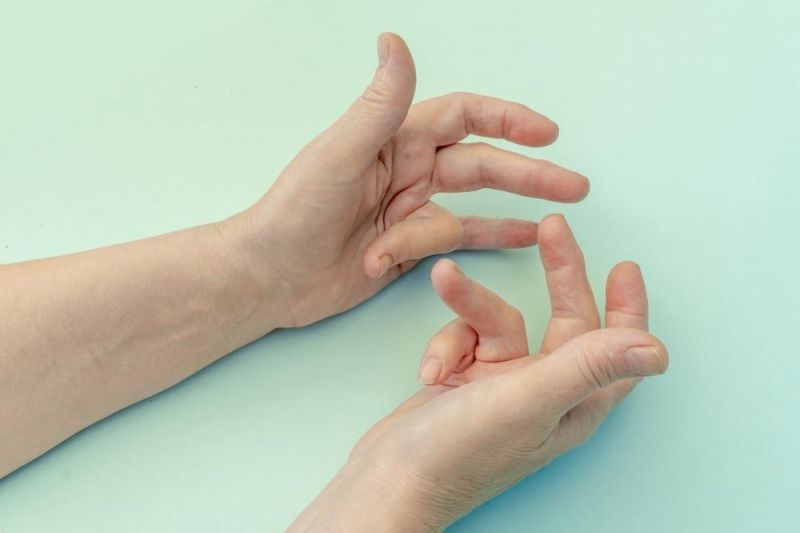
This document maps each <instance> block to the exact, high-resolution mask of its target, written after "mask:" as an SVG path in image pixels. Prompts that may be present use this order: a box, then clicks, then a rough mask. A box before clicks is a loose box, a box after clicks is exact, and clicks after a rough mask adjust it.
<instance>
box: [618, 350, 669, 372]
mask: <svg viewBox="0 0 800 533" xmlns="http://www.w3.org/2000/svg"><path fill="white" fill-rule="evenodd" d="M625 358H626V359H627V361H628V367H629V368H630V370H631V373H632V374H633V375H634V376H652V375H653V374H661V373H663V372H664V370H665V369H666V364H664V360H663V357H662V355H661V353H660V351H659V350H658V349H657V348H656V347H655V346H634V347H633V348H628V350H627V351H626V352H625Z"/></svg>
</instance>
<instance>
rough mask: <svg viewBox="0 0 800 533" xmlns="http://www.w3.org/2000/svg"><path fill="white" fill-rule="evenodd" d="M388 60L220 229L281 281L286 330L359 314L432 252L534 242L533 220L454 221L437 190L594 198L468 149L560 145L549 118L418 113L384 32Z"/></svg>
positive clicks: (452, 102) (574, 178)
mask: <svg viewBox="0 0 800 533" xmlns="http://www.w3.org/2000/svg"><path fill="white" fill-rule="evenodd" d="M378 53H379V56H380V65H379V67H378V69H377V70H376V72H375V76H374V78H373V80H372V83H370V85H369V86H368V87H367V89H366V90H365V92H364V94H363V95H361V96H360V97H359V98H358V99H357V100H356V101H355V102H354V103H353V104H352V106H351V107H350V108H349V109H348V110H347V112H346V113H345V114H344V115H342V116H341V117H340V118H339V119H338V120H337V121H336V122H335V123H334V124H333V125H332V126H331V127H330V128H328V129H327V130H326V131H324V132H323V133H322V134H321V135H319V136H318V137H317V138H316V139H314V140H313V141H312V142H311V143H309V144H308V145H307V146H306V147H305V148H304V149H303V150H302V151H301V152H300V153H299V154H298V155H297V156H296V157H295V158H294V160H292V162H291V163H290V164H289V166H288V167H287V168H286V169H285V170H284V171H283V172H282V173H281V175H280V176H279V178H278V180H277V182H276V183H275V185H274V186H273V187H272V188H271V189H270V190H269V191H268V192H267V193H266V195H265V196H264V197H263V198H262V199H261V200H260V201H259V202H258V203H256V204H255V205H253V206H252V207H251V208H249V209H248V210H246V211H245V212H243V213H241V214H239V215H237V216H234V217H232V218H231V219H229V220H227V221H225V223H223V224H222V225H221V228H222V229H223V230H224V233H225V234H226V235H228V236H233V240H234V242H236V243H237V246H238V248H239V249H240V250H241V251H243V252H244V256H245V257H247V258H248V259H249V262H250V263H252V265H253V268H252V269H253V271H256V272H257V271H259V270H264V271H265V272H267V273H268V275H269V276H270V282H273V281H274V279H278V280H280V281H281V283H282V286H283V288H284V291H283V292H284V293H285V294H284V297H285V301H286V314H287V315H288V316H287V318H286V319H285V321H284V323H282V324H281V325H282V326H300V325H304V324H308V323H311V322H314V321H316V320H319V319H321V318H324V317H327V316H329V315H332V314H335V313H339V312H341V311H344V310H346V309H349V308H350V307H353V306H354V305H356V304H358V303H360V302H362V301H363V300H365V299H367V298H369V297H371V296H372V295H374V294H375V293H376V292H378V291H379V290H381V289H382V288H383V287H385V286H386V285H388V284H389V283H391V282H392V281H393V280H394V279H396V278H397V277H398V276H400V275H401V274H402V273H403V272H405V271H407V270H408V269H409V268H411V267H412V266H413V265H414V264H415V263H416V262H417V261H418V260H419V259H421V258H424V257H426V256H429V255H432V254H437V253H444V252H449V251H452V250H455V249H464V248H473V249H474V248H514V247H524V246H531V245H533V244H535V243H536V235H537V232H536V224H535V223H533V222H528V221H521V220H512V219H499V220H498V219H485V218H480V217H463V218H458V217H456V216H454V215H453V214H451V213H449V212H448V211H447V210H445V209H444V208H442V207H441V206H439V205H437V204H435V203H434V202H432V201H431V200H430V198H431V196H432V195H434V194H436V193H438V192H462V191H472V190H476V189H481V188H484V187H489V188H494V189H502V190H505V191H510V192H513V193H516V194H521V195H525V196H531V197H539V198H545V199H548V200H554V201H561V202H574V201H578V200H580V199H582V198H583V197H584V196H585V195H586V194H587V192H588V189H589V184H588V181H587V179H586V178H585V177H583V176H581V175H580V174H577V173H575V172H572V171H569V170H566V169H563V168H560V167H558V166H556V165H554V164H552V163H549V162H547V161H542V160H537V159H531V158H528V157H525V156H522V155H519V154H515V153H512V152H508V151H504V150H501V149H499V148H495V147H492V146H489V145H487V144H483V143H477V144H468V143H460V142H459V141H461V140H462V139H464V138H465V137H466V136H467V135H469V134H475V135H480V136H484V137H494V138H505V139H508V140H510V141H512V142H515V143H517V144H522V145H527V146H544V145H547V144H550V143H552V142H553V141H555V139H556V137H557V136H558V127H557V126H556V125H555V124H554V123H553V122H551V121H550V120H549V119H547V118H546V117H544V116H542V115H540V114H538V113H536V112H534V111H532V110H530V109H528V108H527V107H525V106H523V105H520V104H516V103H512V102H506V101H503V100H498V99H495V98H489V97H484V96H477V95H472V94H451V95H448V96H443V97H439V98H434V99H431V100H427V101H424V102H421V103H419V104H416V105H414V106H410V104H411V100H412V98H413V94H414V87H415V73H414V63H413V60H412V58H411V55H410V53H409V51H408V48H407V47H406V45H405V43H404V42H403V40H402V39H401V38H400V37H398V36H397V35H393V34H383V35H381V36H380V37H379V39H378ZM229 238H230V237H229ZM273 278H274V279H273Z"/></svg>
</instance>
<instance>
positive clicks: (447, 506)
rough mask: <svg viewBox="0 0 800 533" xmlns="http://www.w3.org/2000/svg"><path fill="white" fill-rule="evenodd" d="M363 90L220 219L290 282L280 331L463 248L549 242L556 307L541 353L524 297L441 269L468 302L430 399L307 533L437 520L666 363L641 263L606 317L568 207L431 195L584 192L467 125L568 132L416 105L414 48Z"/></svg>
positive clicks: (546, 258) (381, 434) (389, 434)
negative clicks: (514, 213)
mask: <svg viewBox="0 0 800 533" xmlns="http://www.w3.org/2000/svg"><path fill="white" fill-rule="evenodd" d="M378 54H379V58H380V65H379V67H378V69H377V71H376V73H375V76H374V79H373V80H372V82H371V83H370V85H369V86H368V87H367V89H366V91H365V92H364V94H363V95H362V96H361V97H360V98H359V99H358V100H357V101H356V102H355V103H354V104H353V105H352V106H351V107H350V108H349V109H348V110H347V112H346V113H345V114H344V115H343V116H342V117H341V118H339V119H338V120H337V121H336V122H335V123H334V124H333V125H332V126H331V127H330V128H329V129H328V130H326V131H325V132H323V133H322V134H321V135H320V136H318V137H317V138H316V139H314V140H313V141H312V142H311V143H310V144H309V145H308V146H306V147H305V148H304V149H303V150H302V151H301V152H300V154H299V155H298V156H297V157H295V159H294V160H292V162H291V163H290V164H289V166H288V167H287V168H286V169H285V170H284V172H283V173H282V174H281V176H280V177H279V179H278V180H277V182H276V184H275V185H274V186H273V187H272V188H271V189H270V190H269V191H268V192H267V194H266V195H265V196H264V197H263V198H262V199H261V200H260V201H259V202H258V203H256V204H255V205H254V206H252V207H251V208H249V209H248V210H247V211H245V212H243V213H241V214H239V215H237V216H235V217H233V218H231V219H229V220H228V221H226V222H225V223H224V224H222V225H220V229H221V231H223V233H224V234H225V235H226V237H227V238H228V239H230V240H232V241H233V242H235V243H236V246H237V247H238V248H239V249H240V250H242V251H243V252H244V256H245V257H247V258H250V261H251V262H252V264H253V267H252V271H253V272H257V273H259V272H263V274H262V275H263V276H264V280H263V283H264V285H269V286H275V285H276V284H277V285H278V286H279V287H280V290H279V291H278V292H277V294H278V295H279V299H280V300H281V302H282V303H283V308H284V309H285V318H284V320H283V322H282V323H281V324H280V325H282V326H301V325H305V324H309V323H311V322H314V321H316V320H319V319H321V318H324V317H326V316H330V315H332V314H335V313H339V312H342V311H344V310H346V309H349V308H351V307H352V306H354V305H356V304H358V303H360V302H361V301H363V300H365V299H367V298H369V297H370V296H372V295H373V294H375V293H376V292H377V291H379V290H380V289H382V288H383V287H385V286H386V285H388V284H389V283H391V282H392V281H393V280H394V279H396V278H397V277H398V276H399V275H401V274H402V273H403V272H405V271H407V270H408V269H409V268H411V267H412V266H413V265H414V264H415V263H416V262H417V261H418V260H419V259H421V258H423V257H426V256H429V255H432V254H437V253H444V252H449V251H452V250H455V249H463V248H508V247H523V246H531V245H533V244H536V243H537V242H538V243H539V246H540V249H541V258H542V262H543V264H544V267H545V272H546V273H547V284H548V288H549V291H550V296H551V301H552V308H553V314H552V319H551V321H550V324H549V327H548V329H547V333H546V334H545V338H544V340H543V342H542V346H541V349H540V350H539V351H538V353H537V354H536V355H534V356H529V353H530V351H529V348H528V340H527V338H526V334H525V328H524V320H523V318H522V315H521V314H520V313H519V311H517V310H516V309H514V308H512V307H510V306H509V305H508V304H506V303H505V302H504V301H503V300H502V299H500V298H499V297H498V296H496V295H495V294H493V293H491V292H490V291H489V290H487V289H485V288H484V287H482V286H480V285H479V284H477V283H476V282H474V281H472V280H470V279H469V278H467V277H466V276H465V275H464V274H463V273H462V272H461V271H460V270H459V269H458V268H457V267H456V266H455V264H454V263H452V262H450V261H446V260H444V261H440V262H439V263H438V264H437V265H436V266H435V268H434V269H433V272H432V278H433V283H434V287H435V289H436V290H437V292H438V293H439V295H440V296H441V298H442V299H443V300H444V301H445V303H446V304H447V305H449V306H450V307H451V308H452V309H453V310H454V311H455V312H456V313H457V314H458V318H456V319H455V320H454V321H453V322H451V323H450V324H448V325H447V326H445V327H444V328H443V329H442V330H441V331H440V332H439V333H438V334H437V335H436V336H435V337H434V338H433V339H432V340H431V342H430V344H429V345H428V348H427V350H426V352H425V356H424V358H423V360H422V363H421V366H420V380H421V381H423V382H424V383H426V384H428V386H426V387H425V388H423V389H422V390H421V391H420V392H419V393H417V394H415V395H414V396H413V397H411V398H410V399H409V400H408V401H406V402H405V403H404V404H402V405H401V406H400V407H399V408H398V409H397V410H396V411H394V412H393V413H392V414H391V415H389V416H388V417H387V418H385V419H384V420H383V421H381V422H380V423H378V424H377V425H376V426H375V427H374V428H372V429H371V430H370V431H369V432H368V433H367V434H366V435H365V436H364V438H363V439H362V440H361V441H360V442H359V443H358V444H357V445H356V447H355V448H354V450H353V453H352V455H351V457H350V460H349V461H348V463H347V465H346V466H345V467H344V468H343V469H342V471H341V472H340V473H339V474H338V475H337V477H336V478H335V479H334V480H333V481H332V482H331V484H330V485H329V486H328V487H327V488H326V489H325V491H324V492H323V493H322V494H321V495H320V496H319V497H318V498H317V500H315V502H314V503H313V504H312V505H311V506H310V507H309V508H308V509H307V510H306V511H305V512H304V513H303V514H302V515H301V516H300V517H299V518H298V521H297V522H296V523H295V525H294V528H295V529H296V530H303V529H313V528H315V527H317V526H323V525H324V526H325V527H326V528H329V529H337V528H342V529H347V530H358V529H365V530H367V529H368V530H375V529H397V530H409V529H436V528H439V527H443V526H444V525H446V524H447V523H449V522H451V521H452V520H454V519H455V518H457V517H458V516H460V515H461V514H463V513H465V512H467V511H468V510H469V509H471V508H472V507H474V506H475V505H478V504H479V503H481V502H482V501H484V500H486V499H488V498H490V497H492V496H493V495H495V494H497V493H498V492H500V491H502V490H504V489H505V488H507V487H509V486H510V485H512V484H514V483H515V482H517V481H518V480H520V479H521V478H522V477H524V476H526V475H528V474H530V473H531V472H533V471H535V470H536V469H538V468H540V467H541V466H543V465H545V464H547V463H548V462H549V461H550V460H552V459H553V458H554V457H555V456H557V455H559V454H560V453H562V452H564V451H566V450H568V449H570V448H571V447H573V446H575V445H577V444H578V443H580V442H581V441H583V440H584V439H586V438H587V437H588V436H589V435H590V434H591V433H592V431H593V430H594V428H595V427H597V425H598V424H599V423H600V422H601V421H602V420H603V419H604V418H605V416H606V415H607V414H608V412H609V411H610V410H611V409H612V408H613V407H614V406H615V405H616V404H617V403H618V402H619V401H620V400H621V399H622V398H623V397H624V396H625V395H626V394H628V393H629V392H630V390H631V389H632V388H633V387H634V385H635V384H636V382H637V380H638V379H640V378H641V377H642V376H647V375H652V374H657V373H661V372H663V371H664V370H665V369H666V366H667V354H666V350H665V348H664V346H663V345H662V344H661V343H660V342H659V341H658V340H657V339H655V338H654V337H652V336H651V335H649V334H648V333H647V299H646V295H645V290H644V283H643V280H642V277H641V274H640V272H639V269H638V267H637V266H636V265H635V264H633V263H621V264H619V265H617V266H616V267H615V268H614V269H613V270H612V272H611V273H610V275H609V278H608V286H607V298H606V300H607V305H606V319H605V326H606V327H605V329H601V328H600V318H599V314H598V311H597V307H596V305H595V302H594V298H593V296H592V292H591V289H590V287H589V283H588V281H587V278H586V273H585V266H584V262H583V257H582V254H581V251H580V249H579V248H578V245H577V243H576V242H575V240H574V238H573V236H572V234H571V232H570V230H569V227H568V226H567V224H566V222H565V221H564V219H563V218H562V217H559V216H550V217H547V218H546V219H544V220H543V221H542V222H541V223H540V224H539V225H538V226H537V224H535V223H533V222H529V221H520V220H511V219H500V220H495V219H484V218H479V217H463V218H459V217H456V216H455V215H453V214H451V213H449V212H448V211H447V210H445V209H444V208H442V207H441V206H439V205H437V204H435V203H434V202H432V201H431V200H430V198H431V196H432V195H434V194H435V193H437V192H461V191H471V190H476V189H480V188H484V187H490V188H495V189H502V190H506V191H509V192H513V193H517V194H522V195H526V196H532V197H539V198H544V199H549V200H555V201H578V200H580V199H582V198H583V197H584V196H585V195H586V194H587V192H588V181H587V180H586V178H585V177H583V176H581V175H580V174H577V173H575V172H572V171H569V170H566V169H563V168H561V167H558V166H556V165H554V164H552V163H549V162H546V161H542V160H537V159H531V158H528V157H525V156H522V155H518V154H515V153H512V152H508V151H504V150H501V149H498V148H495V147H492V146H490V145H487V144H482V143H477V144H467V143H461V142H460V141H461V140H463V139H464V138H465V137H466V136H467V135H469V134H475V135H480V136H485V137H495V138H504V139H507V140H510V141H512V142H515V143H518V144H523V145H527V146H542V145H546V144H549V143H551V142H553V141H554V140H555V139H556V137H557V135H558V128H557V126H556V125H555V124H554V123H553V122H551V121H550V120H549V119H547V118H546V117H544V116H542V115H540V114H538V113H536V112H534V111H532V110H530V109H528V108H526V107H524V106H522V105H520V104H516V103H511V102H505V101H502V100H498V99H494V98H488V97H482V96H476V95H470V94H452V95H449V96H445V97H441V98H434V99H432V100H428V101H424V102H422V103H419V104H416V105H414V106H411V105H410V104H411V100H412V98H413V93H414V86H415V75H414V66H413V61H412V59H411V55H410V53H409V51H408V49H407V47H406V45H405V43H404V42H403V41H402V40H401V39H400V38H399V37H397V36H396V35H392V34H383V35H381V36H380V37H379V40H378Z"/></svg>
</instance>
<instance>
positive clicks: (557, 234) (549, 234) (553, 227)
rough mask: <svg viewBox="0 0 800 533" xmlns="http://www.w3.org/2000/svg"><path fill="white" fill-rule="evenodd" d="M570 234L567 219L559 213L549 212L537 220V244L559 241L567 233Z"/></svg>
mask: <svg viewBox="0 0 800 533" xmlns="http://www.w3.org/2000/svg"><path fill="white" fill-rule="evenodd" d="M567 234H570V235H571V231H570V229H569V224H567V219H566V218H565V217H564V215H562V214H561V213H551V214H549V215H547V216H546V217H544V218H543V219H542V220H541V221H540V222H539V228H538V238H539V246H547V245H550V244H552V243H560V242H561V241H562V240H563V238H564V237H565V236H566V235H567Z"/></svg>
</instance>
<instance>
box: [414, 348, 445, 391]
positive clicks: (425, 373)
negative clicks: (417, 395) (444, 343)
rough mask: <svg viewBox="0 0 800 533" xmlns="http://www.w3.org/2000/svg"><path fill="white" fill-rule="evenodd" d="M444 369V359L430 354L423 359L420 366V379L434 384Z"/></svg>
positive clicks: (427, 383)
mask: <svg viewBox="0 0 800 533" xmlns="http://www.w3.org/2000/svg"><path fill="white" fill-rule="evenodd" d="M441 371H442V360H441V359H439V358H438V357H436V356H432V355H428V356H426V357H425V359H423V360H422V364H421V365H420V367H419V376H418V378H419V381H420V383H422V384H424V385H433V384H434V383H436V378H438V377H439V373H440V372H441Z"/></svg>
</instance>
